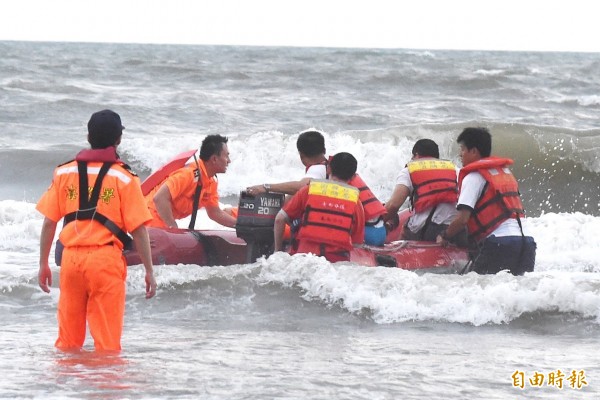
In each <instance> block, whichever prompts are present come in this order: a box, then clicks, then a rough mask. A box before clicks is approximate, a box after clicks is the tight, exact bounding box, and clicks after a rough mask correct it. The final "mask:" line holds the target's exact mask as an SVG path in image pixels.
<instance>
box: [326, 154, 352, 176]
mask: <svg viewBox="0 0 600 400" xmlns="http://www.w3.org/2000/svg"><path fill="white" fill-rule="evenodd" d="M357 166H358V162H357V161H356V158H354V156H353V155H352V154H350V153H345V152H342V153H337V154H336V155H335V156H333V157H332V158H331V160H330V161H329V167H330V168H331V175H333V176H335V177H337V178H339V179H342V180H344V181H349V180H350V178H352V177H353V176H354V174H356V167H357Z"/></svg>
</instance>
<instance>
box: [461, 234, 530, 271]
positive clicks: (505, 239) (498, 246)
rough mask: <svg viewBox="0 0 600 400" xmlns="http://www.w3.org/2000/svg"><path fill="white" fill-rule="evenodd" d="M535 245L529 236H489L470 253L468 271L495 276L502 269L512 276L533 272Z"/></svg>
mask: <svg viewBox="0 0 600 400" xmlns="http://www.w3.org/2000/svg"><path fill="white" fill-rule="evenodd" d="M536 249H537V245H536V243H535V240H533V238H532V237H531V236H525V237H523V236H502V237H496V236H490V237H488V238H486V239H485V240H484V241H483V243H481V244H480V245H479V247H478V250H476V251H473V252H472V253H471V259H472V260H473V264H472V265H471V268H469V271H475V272H477V273H478V274H495V273H497V272H499V271H502V270H504V269H507V270H509V271H510V272H511V273H512V274H513V275H523V274H524V273H525V272H531V271H533V267H534V265H535V252H536Z"/></svg>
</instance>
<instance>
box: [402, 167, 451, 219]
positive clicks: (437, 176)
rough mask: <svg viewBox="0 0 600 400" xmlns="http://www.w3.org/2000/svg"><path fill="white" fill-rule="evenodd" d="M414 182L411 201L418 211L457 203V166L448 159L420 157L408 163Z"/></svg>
mask: <svg viewBox="0 0 600 400" xmlns="http://www.w3.org/2000/svg"><path fill="white" fill-rule="evenodd" d="M406 167H407V168H408V172H409V174H410V181H411V182H412V184H413V192H412V195H411V196H410V203H411V206H412V208H413V210H414V211H415V212H417V213H419V212H422V211H424V210H428V209H430V208H432V207H435V206H437V205H438V204H440V203H452V204H456V201H457V200H458V185H457V183H456V166H455V165H454V164H453V163H452V162H451V161H447V160H440V159H437V158H419V159H417V160H414V161H411V162H409V163H408V164H406Z"/></svg>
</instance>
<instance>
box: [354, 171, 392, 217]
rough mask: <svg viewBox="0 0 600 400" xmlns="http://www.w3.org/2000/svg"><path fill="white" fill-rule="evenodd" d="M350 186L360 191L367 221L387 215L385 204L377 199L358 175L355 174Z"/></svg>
mask: <svg viewBox="0 0 600 400" xmlns="http://www.w3.org/2000/svg"><path fill="white" fill-rule="evenodd" d="M348 184H350V185H351V186H354V187H355V188H357V189H358V190H359V191H360V194H359V199H360V202H361V203H362V205H363V208H364V209H365V221H369V220H372V219H375V218H377V217H380V216H382V215H383V214H385V213H386V211H385V207H384V206H383V204H381V202H380V201H379V200H378V199H377V197H375V195H374V194H373V192H372V191H371V189H369V187H368V186H367V184H366V183H365V182H364V181H363V180H362V178H361V177H360V176H359V175H358V174H354V176H353V177H352V179H350V182H348Z"/></svg>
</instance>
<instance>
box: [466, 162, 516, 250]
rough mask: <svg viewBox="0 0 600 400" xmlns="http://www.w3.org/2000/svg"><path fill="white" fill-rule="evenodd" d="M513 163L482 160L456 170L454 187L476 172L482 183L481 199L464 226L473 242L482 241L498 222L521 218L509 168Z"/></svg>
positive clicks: (514, 185)
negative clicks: (456, 178)
mask: <svg viewBox="0 0 600 400" xmlns="http://www.w3.org/2000/svg"><path fill="white" fill-rule="evenodd" d="M512 164H513V160H511V159H508V158H499V157H486V158H482V159H481V160H478V161H475V162H473V163H471V164H469V165H467V166H466V167H463V168H462V169H461V170H460V173H459V176H458V185H459V187H461V185H462V181H463V179H464V177H465V176H467V175H468V174H469V173H470V172H473V171H477V172H479V173H480V174H481V176H483V178H484V179H485V180H486V185H485V187H484V188H483V192H482V193H481V196H480V197H479V199H478V200H477V203H475V209H474V211H473V213H471V217H470V218H469V221H468V222H467V230H468V232H469V235H470V236H472V237H473V238H474V239H475V240H476V241H481V240H483V239H485V238H486V237H487V236H488V235H489V234H490V233H491V232H492V231H493V230H494V229H496V228H497V227H498V226H499V225H500V224H501V223H502V222H504V221H506V220H507V219H509V218H515V219H517V220H518V219H519V218H521V217H524V216H525V211H524V210H523V204H522V203H521V196H520V194H519V185H518V183H517V180H516V179H515V177H514V175H513V174H512V172H510V169H508V166H509V165H512Z"/></svg>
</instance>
